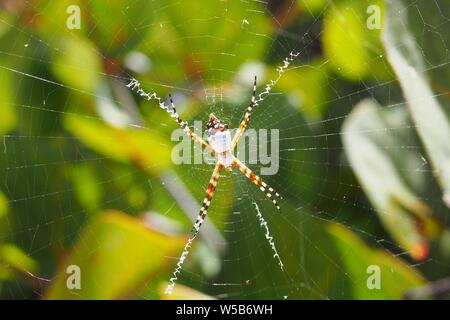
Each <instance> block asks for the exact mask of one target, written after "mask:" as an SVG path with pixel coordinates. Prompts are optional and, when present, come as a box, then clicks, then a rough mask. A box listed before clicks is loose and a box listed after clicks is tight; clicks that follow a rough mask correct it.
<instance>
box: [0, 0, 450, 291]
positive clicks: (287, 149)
mask: <svg viewBox="0 0 450 320" xmlns="http://www.w3.org/2000/svg"><path fill="white" fill-rule="evenodd" d="M73 5H76V6H78V8H80V29H70V28H68V25H67V21H68V19H69V18H70V17H72V15H73V13H74V11H71V9H69V10H68V8H73V7H71V6H73ZM0 8H1V11H0V135H1V137H2V139H1V141H0V142H1V143H0V298H2V299H168V298H184V299H189V298H218V299H250V298H253V299H268V298H270V299H402V298H405V297H406V298H445V297H448V291H449V287H450V286H449V285H448V283H449V280H448V278H447V277H448V276H450V233H449V230H448V225H449V222H450V220H449V206H450V175H449V163H450V144H449V143H448V141H449V140H448V139H449V137H450V122H449V118H448V106H449V105H450V104H449V97H450V93H449V87H450V69H449V64H450V51H449V46H450V33H449V32H448V30H449V27H450V7H449V6H448V2H447V0H432V1H405V0H404V1H400V0H388V1H381V0H276V1H226V0H202V1H176V0H164V1H148V0H133V1H122V0H114V1H97V0H95V1H89V0H84V1H83V0H79V1H74V0H73V1H66V0H58V1H45V0H28V1H25V0H15V1H13V0H0ZM378 10H379V13H380V15H379V18H380V28H377V26H376V23H377V20H376V19H377V17H378V16H377V13H378ZM374 19H375V20H374ZM71 21H72V22H73V20H71ZM290 52H298V53H299V55H298V57H297V58H296V59H295V60H294V61H293V62H292V64H291V65H290V66H289V68H288V70H287V71H286V72H285V73H284V74H283V76H282V78H281V79H280V81H279V82H278V83H277V84H276V86H275V87H274V89H273V94H271V95H269V96H268V97H267V98H266V99H265V100H264V101H263V102H262V103H261V104H260V105H259V106H258V108H257V109H256V110H255V113H254V115H253V118H252V120H251V124H250V127H252V128H255V129H278V130H279V132H280V136H279V141H278V142H279V146H280V151H279V159H280V168H279V171H278V173H277V174H276V175H272V176H264V177H263V178H264V179H265V180H267V182H268V183H269V184H271V185H272V186H274V188H275V189H277V190H278V191H279V192H280V193H282V194H283V196H284V200H283V201H281V207H282V211H281V213H279V212H277V211H276V209H275V208H274V207H273V205H272V204H271V203H270V201H268V200H267V199H265V197H264V195H263V194H262V193H261V192H260V191H259V190H258V189H257V188H256V187H255V186H254V185H252V184H251V183H250V182H249V181H247V180H246V179H245V177H243V176H242V175H241V174H239V172H237V171H236V170H235V171H234V172H231V173H228V172H226V173H223V174H222V176H221V178H220V181H219V186H218V189H217V192H216V195H215V197H214V199H213V203H212V206H211V208H210V210H209V215H208V217H207V220H206V222H205V225H204V230H203V231H202V233H201V237H200V238H198V239H197V240H196V242H195V244H194V246H193V248H192V250H191V252H190V255H189V256H188V258H187V260H186V262H185V264H184V266H183V270H182V272H181V274H180V275H179V279H178V281H177V286H176V290H175V292H174V294H173V295H172V296H167V295H164V289H165V286H166V285H167V281H168V279H169V278H170V276H171V273H172V271H173V268H174V267H175V264H176V262H177V259H178V257H179V255H180V253H181V250H182V248H183V246H184V244H185V241H186V240H187V236H188V234H189V230H190V228H191V227H192V223H193V220H194V218H193V217H194V216H196V214H197V212H198V210H199V208H200V203H201V201H202V200H203V195H204V191H205V189H206V186H207V183H208V180H209V176H210V174H211V172H212V168H213V167H212V166H211V165H208V164H182V165H175V164H174V163H173V162H172V152H173V150H174V149H173V148H174V146H175V145H176V144H177V141H172V140H173V139H171V135H172V133H173V131H174V130H175V129H176V128H177V125H176V123H175V121H173V119H171V118H170V117H169V116H168V115H167V114H166V113H165V112H164V111H163V110H161V109H160V108H159V107H158V104H157V103H156V102H155V101H145V100H144V99H142V97H139V96H137V95H136V94H135V93H133V92H131V91H130V90H129V89H128V88H126V85H127V84H128V83H129V82H130V79H131V78H136V79H138V80H139V81H140V82H141V84H142V88H143V89H145V90H146V91H147V92H157V93H158V95H159V96H161V97H167V95H168V94H169V93H171V94H172V95H173V97H174V100H175V104H176V106H177V110H178V111H179V113H180V114H181V116H182V117H183V118H184V119H186V120H188V121H189V123H190V124H193V122H194V121H200V120H202V121H203V124H205V121H206V119H207V116H208V114H209V113H211V112H214V113H215V114H216V115H217V116H219V118H221V119H223V120H224V121H225V122H227V123H228V124H229V125H230V127H236V126H237V125H238V123H239V121H240V119H241V117H242V115H243V112H244V110H245V108H246V106H247V104H248V102H249V99H250V97H251V88H252V81H253V77H254V75H257V76H258V82H259V83H258V91H259V92H261V91H262V90H263V89H264V85H265V84H266V83H268V82H269V81H270V79H276V78H277V75H278V72H277V67H279V66H281V65H283V60H284V59H285V58H286V57H287V56H288V55H289V53H290ZM260 160H261V159H260ZM265 165H266V164H264V163H261V161H259V162H258V163H255V164H250V165H249V166H250V167H252V168H254V169H255V171H256V172H257V173H259V172H260V168H261V166H265ZM255 204H256V205H257V206H258V208H259V209H260V211H261V214H262V215H263V216H264V218H265V219H266V220H267V223H268V224H267V225H268V227H269V229H270V231H271V234H272V235H273V239H274V241H275V244H276V246H277V249H278V252H279V254H280V256H281V258H282V260H283V262H284V265H285V268H284V270H283V271H282V270H280V268H279V266H278V265H277V261H276V260H275V259H274V258H273V252H272V250H271V248H270V245H269V243H268V242H267V241H266V237H265V229H264V227H263V226H262V225H261V224H260V222H259V219H258V217H257V211H256V206H255ZM70 265H77V266H79V268H80V270H81V288H80V289H77V288H70V286H69V287H68V286H67V279H68V277H69V276H70V273H71V271H70V270H69V274H68V272H67V271H68V270H67V268H68V266H70ZM371 266H376V267H378V268H379V270H380V271H381V288H380V289H370V283H371V282H370V281H371V280H370V276H371V275H372V272H373V271H371V270H373V269H372V268H373V267H371ZM368 279H369V285H368Z"/></svg>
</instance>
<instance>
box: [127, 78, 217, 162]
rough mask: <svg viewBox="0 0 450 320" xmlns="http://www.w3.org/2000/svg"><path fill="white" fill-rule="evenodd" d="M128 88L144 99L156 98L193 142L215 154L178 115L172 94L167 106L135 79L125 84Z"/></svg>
mask: <svg viewBox="0 0 450 320" xmlns="http://www.w3.org/2000/svg"><path fill="white" fill-rule="evenodd" d="M127 87H128V88H130V89H131V91H136V92H137V93H138V94H139V95H140V96H141V97H144V98H145V99H147V100H148V101H150V100H151V99H155V100H158V103H159V107H160V108H161V109H164V110H165V111H166V112H167V113H168V114H169V115H170V117H171V118H175V121H176V122H177V123H178V125H179V126H180V127H181V129H183V131H184V132H185V133H186V134H187V135H188V136H189V137H190V138H191V139H192V140H194V142H196V143H198V144H199V145H200V146H201V147H202V148H205V149H207V150H208V151H209V152H211V153H212V154H214V155H215V154H216V152H215V151H214V149H213V148H212V147H211V146H210V145H209V144H208V142H206V141H205V140H203V139H202V138H201V137H199V136H198V135H197V134H195V133H194V132H193V131H192V130H191V129H190V128H189V125H188V123H187V122H186V121H183V120H182V119H181V117H180V115H179V114H178V112H177V109H175V105H174V103H173V99H172V96H171V95H170V94H169V100H170V108H169V106H167V105H166V104H165V103H164V101H163V100H162V99H161V98H160V97H159V96H158V95H157V94H156V93H155V92H152V93H148V92H145V91H144V90H143V89H142V88H141V83H140V82H139V81H138V80H136V79H134V78H133V79H132V80H131V82H130V83H129V84H128V85H127Z"/></svg>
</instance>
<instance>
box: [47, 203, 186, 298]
mask: <svg viewBox="0 0 450 320" xmlns="http://www.w3.org/2000/svg"><path fill="white" fill-rule="evenodd" d="M185 240H186V239H185V238H184V237H178V236H177V237H174V236H169V235H165V234H162V233H159V232H157V231H154V230H152V229H149V228H148V227H146V226H145V225H144V224H143V223H142V222H141V221H140V220H137V219H135V218H132V217H130V216H128V215H126V214H124V213H121V212H117V211H108V212H105V213H103V214H102V215H101V216H99V217H97V218H96V219H94V220H93V221H92V222H91V223H89V225H87V226H86V228H85V229H84V231H83V232H82V233H81V235H80V237H79V240H78V242H77V243H76V244H75V246H74V248H73V250H72V253H71V254H70V256H69V257H68V259H67V260H66V261H65V263H63V264H61V266H60V269H59V271H58V273H57V276H56V278H55V280H54V282H53V283H52V286H51V288H50V290H49V291H48V293H47V295H46V298H47V299H118V298H127V297H132V296H134V295H135V294H136V292H137V291H138V290H139V289H140V288H142V286H144V285H146V284H147V282H149V281H150V282H151V281H152V279H153V277H155V276H157V275H159V274H160V273H161V272H162V271H163V270H165V269H166V268H168V267H169V266H171V265H173V264H174V263H175V262H176V260H172V259H168V258H167V256H177V255H178V254H179V253H180V251H181V249H182V248H183V245H184V242H185ZM69 265H77V266H79V268H80V273H81V289H80V290H77V291H76V293H77V294H73V293H71V291H70V290H69V289H68V288H67V286H66V281H67V277H68V275H67V274H66V268H67V266H69Z"/></svg>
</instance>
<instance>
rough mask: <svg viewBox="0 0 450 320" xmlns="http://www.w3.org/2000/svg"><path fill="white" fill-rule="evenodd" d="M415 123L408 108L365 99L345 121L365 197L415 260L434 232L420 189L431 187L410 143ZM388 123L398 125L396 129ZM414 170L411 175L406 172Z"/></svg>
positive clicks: (350, 156)
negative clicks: (418, 192)
mask: <svg viewBox="0 0 450 320" xmlns="http://www.w3.org/2000/svg"><path fill="white" fill-rule="evenodd" d="M410 127H411V124H410V122H409V119H408V117H407V113H406V112H405V111H404V109H401V108H395V109H381V107H380V106H379V105H377V104H376V102H374V101H372V100H364V101H362V102H360V103H359V105H358V106H357V107H356V108H355V109H354V110H353V112H352V113H351V114H350V115H349V116H348V117H347V119H346V121H345V123H344V126H343V143H344V148H345V152H346V155H347V157H348V159H349V160H350V163H351V165H352V168H353V170H354V171H355V174H356V176H357V178H358V180H359V182H360V183H361V186H362V187H363V189H364V191H365V192H366V194H367V197H368V198H369V199H370V201H371V202H372V204H373V205H374V207H375V208H376V210H377V214H378V216H379V218H380V220H381V221H382V222H383V224H384V225H385V227H386V228H387V229H388V231H389V232H390V234H391V235H392V237H393V238H394V239H395V240H396V241H397V242H398V243H399V244H400V246H402V247H403V248H405V249H406V250H408V251H409V252H410V254H411V255H412V256H413V257H414V258H416V259H423V258H425V257H426V256H427V254H428V240H429V238H432V237H434V236H435V234H436V228H437V225H436V222H435V221H434V219H433V218H432V216H431V214H432V212H431V209H430V208H429V207H428V205H427V204H426V203H424V202H423V201H422V200H421V197H420V196H419V195H418V194H417V192H416V190H418V189H420V188H424V187H426V186H427V177H426V175H425V171H426V170H418V168H422V167H423V165H424V164H423V162H422V159H421V158H420V154H419V153H418V152H417V150H416V149H408V148H402V149H400V150H399V146H407V145H409V144H411V129H410ZM386 128H396V130H395V132H393V131H392V130H386ZM409 172H414V174H413V175H408V174H406V175H405V173H409Z"/></svg>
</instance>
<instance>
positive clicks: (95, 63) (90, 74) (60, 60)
mask: <svg viewBox="0 0 450 320" xmlns="http://www.w3.org/2000/svg"><path fill="white" fill-rule="evenodd" d="M59 46H60V49H59V50H58V51H56V53H55V56H54V58H53V63H52V64H51V66H52V70H53V72H54V74H55V75H56V76H57V77H58V78H59V79H60V80H61V81H62V82H64V83H65V84H67V85H69V86H71V87H73V88H75V89H77V90H82V91H87V92H89V93H93V92H94V91H95V90H96V88H97V85H98V82H99V80H100V79H101V74H102V65H101V64H102V62H101V61H100V58H99V57H100V55H99V53H98V52H97V49H96V47H95V45H94V44H93V43H92V42H91V41H90V40H88V39H86V38H83V37H78V36H70V35H66V36H61V38H60V39H59Z"/></svg>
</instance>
